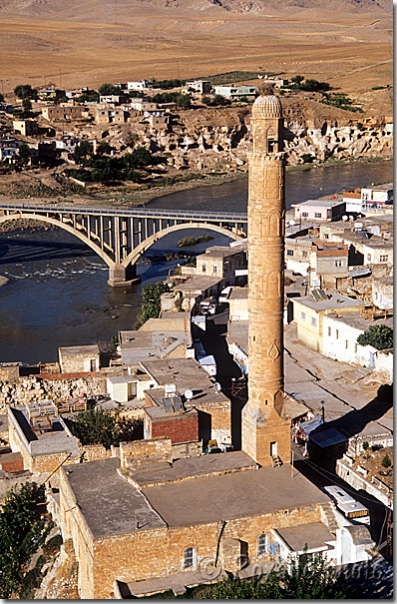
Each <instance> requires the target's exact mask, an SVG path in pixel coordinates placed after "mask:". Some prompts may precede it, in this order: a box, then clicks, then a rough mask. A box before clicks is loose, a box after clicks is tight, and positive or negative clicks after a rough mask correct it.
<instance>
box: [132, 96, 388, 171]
mask: <svg viewBox="0 0 397 604" xmlns="http://www.w3.org/2000/svg"><path fill="white" fill-rule="evenodd" d="M312 105H313V106H312V107H311V109H312V110H311V111H305V113H303V112H300V111H299V110H297V107H293V106H291V104H286V106H285V107H284V116H285V133H284V139H285V151H286V157H287V165H290V166H295V165H297V164H302V163H322V162H324V161H326V160H328V159H334V160H342V159H359V158H365V159H369V158H375V157H380V158H383V159H387V158H391V156H392V151H393V123H392V118H388V117H385V118H374V117H363V116H362V115H361V114H357V113H350V112H341V111H336V110H335V111H334V110H333V108H327V109H329V111H327V112H325V111H324V110H323V109H321V111H320V110H319V103H316V102H313V103H312ZM322 107H324V105H323V106H322ZM309 108H310V104H309ZM341 114H345V115H341ZM133 128H134V130H135V131H136V132H138V133H139V136H140V139H141V142H142V143H143V144H145V146H147V147H149V148H150V149H151V150H152V151H153V152H159V153H160V154H161V155H163V156H164V157H165V158H166V162H167V164H168V166H169V167H173V168H176V169H178V170H181V169H187V168H188V169H191V170H193V171H203V172H211V171H212V172H214V171H226V172H229V171H235V170H245V169H246V165H247V160H248V155H247V153H248V152H249V150H250V148H251V135H250V108H249V107H247V108H233V109H232V108H228V109H222V110H218V109H204V110H202V111H201V110H200V111H194V112H192V111H184V112H180V113H179V114H178V115H174V116H173V117H172V118H171V119H170V123H169V124H168V127H164V128H159V129H157V128H156V127H151V126H150V124H149V123H142V121H140V122H138V123H136V124H134V126H133Z"/></svg>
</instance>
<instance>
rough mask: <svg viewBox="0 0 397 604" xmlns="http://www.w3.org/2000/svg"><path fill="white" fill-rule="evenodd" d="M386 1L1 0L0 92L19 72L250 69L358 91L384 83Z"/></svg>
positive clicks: (131, 76) (75, 76)
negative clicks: (307, 79) (317, 80)
mask: <svg viewBox="0 0 397 604" xmlns="http://www.w3.org/2000/svg"><path fill="white" fill-rule="evenodd" d="M388 5H390V6H389V8H387V7H388ZM324 7H328V9H326V8H324ZM385 7H386V8H385ZM391 8H392V4H391V2H389V3H385V2H384V3H383V5H382V2H375V1H374V0H362V1H361V2H360V3H358V1H357V0H329V1H328V2H325V1H324V0H317V1H316V2H314V1H313V0H301V1H296V2H291V1H288V0H287V1H286V2H280V1H278V0H274V1H272V2H271V1H270V0H253V1H251V2H249V1H248V0H247V1H246V2H241V1H240V0H229V1H228V2H226V1H224V2H220V1H219V0H179V2H178V1H177V0H0V36H1V41H2V44H1V45H0V65H1V69H0V82H1V87H0V92H1V91H4V92H5V93H8V92H11V91H12V90H13V88H14V87H15V85H16V84H18V83H24V82H28V83H30V84H31V85H35V86H37V85H44V84H47V85H48V84H49V83H53V84H55V85H58V86H60V85H62V87H66V88H68V87H72V86H80V85H88V86H91V87H97V86H99V85H100V84H101V83H103V82H105V81H111V82H113V83H116V82H123V81H127V80H135V79H140V78H150V77H156V78H157V79H162V78H177V77H180V78H193V77H200V76H203V77H205V76H208V75H213V74H218V73H223V72H227V71H235V70H243V71H251V70H252V71H256V70H258V71H269V72H275V73H283V74H285V77H291V76H293V75H294V74H302V75H304V76H305V77H307V78H315V79H319V80H326V81H328V82H329V83H330V84H331V85H332V86H333V87H339V88H340V89H341V90H343V91H344V92H347V93H349V94H352V95H353V96H356V98H359V97H360V96H362V95H366V94H367V93H368V92H369V91H371V90H372V87H374V86H385V85H387V84H392V52H393V48H392V42H393V40H392V15H391Z"/></svg>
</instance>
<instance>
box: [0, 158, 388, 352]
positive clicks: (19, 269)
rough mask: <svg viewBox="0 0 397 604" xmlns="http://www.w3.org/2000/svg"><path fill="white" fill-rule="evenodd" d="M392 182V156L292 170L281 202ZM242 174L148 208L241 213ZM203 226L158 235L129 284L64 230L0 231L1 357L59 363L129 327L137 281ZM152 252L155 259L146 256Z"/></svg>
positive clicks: (164, 266) (156, 274)
mask: <svg viewBox="0 0 397 604" xmlns="http://www.w3.org/2000/svg"><path fill="white" fill-rule="evenodd" d="M392 180H393V166H392V162H390V161H388V162H386V161H382V162H376V163H370V164H351V165H340V166H334V167H332V168H331V167H330V168H316V169H312V170H308V171H305V172H299V171H297V172H290V173H287V176H286V205H287V208H288V207H290V206H291V203H297V202H300V201H305V200H306V199H315V198H317V197H320V196H322V195H326V194H331V193H334V192H335V191H341V190H342V189H343V188H344V187H348V186H349V187H350V186H365V185H367V184H370V183H372V182H375V183H380V182H390V181H392ZM246 205H247V180H246V178H244V179H240V180H237V181H234V182H231V183H224V184H222V185H217V186H211V187H206V186H204V187H199V188H197V189H191V190H187V191H180V192H178V193H174V194H172V195H167V196H165V197H162V198H158V199H156V200H154V201H152V202H150V204H149V206H150V207H158V208H170V209H175V208H186V209H197V210H201V209H207V210H226V209H227V211H236V212H244V211H246ZM187 234H189V235H193V236H195V235H196V234H197V235H198V234H203V230H186V231H179V232H178V233H174V234H171V235H169V236H168V237H166V238H163V239H161V240H160V241H158V242H157V243H156V244H155V245H154V246H152V247H151V248H150V250H148V251H147V253H146V257H145V259H144V260H143V262H142V264H140V266H139V267H138V274H139V275H140V276H141V278H142V282H141V283H140V284H137V285H135V286H133V287H132V288H131V289H129V290H123V289H121V290H114V289H112V288H110V287H109V286H108V285H107V279H108V269H107V267H106V265H105V264H104V263H103V262H102V261H101V259H100V258H99V257H98V256H96V255H95V253H94V252H92V251H91V250H90V249H88V248H86V247H85V246H84V244H82V243H81V242H80V241H79V240H77V239H76V238H75V237H73V236H72V235H70V234H69V233H66V232H65V231H61V230H57V229H56V230H52V231H42V230H40V231H35V232H30V231H14V232H12V233H5V234H0V274H2V275H5V276H7V277H8V278H9V279H10V282H9V283H8V284H7V285H6V286H3V287H1V288H0V362H6V361H21V362H24V363H28V364H34V363H38V362H51V361H56V360H57V357H58V353H57V350H58V347H59V346H73V345H79V344H92V343H98V344H100V345H106V343H107V342H108V341H109V340H110V338H111V336H113V335H115V334H117V332H118V331H120V330H123V329H132V328H133V326H134V323H135V320H136V316H137V314H138V311H139V307H140V293H141V290H142V287H144V286H145V285H147V284H148V283H151V282H155V281H157V280H159V279H165V278H166V276H167V273H168V270H169V269H170V267H171V266H172V265H175V264H176V262H177V261H173V262H171V263H165V262H156V261H155V258H154V257H155V256H159V255H161V254H162V253H164V252H165V251H181V250H180V248H178V247H177V243H178V241H179V239H181V238H182V237H184V236H186V235H187ZM210 234H211V235H213V239H212V240H211V241H209V242H207V243H203V244H199V245H197V246H194V247H193V248H191V249H189V248H184V251H186V252H187V253H193V254H197V253H201V252H202V251H204V249H205V248H206V247H208V246H210V245H222V244H223V245H224V244H226V243H227V242H228V238H227V237H225V236H223V235H219V234H217V233H213V232H210ZM150 258H152V261H150Z"/></svg>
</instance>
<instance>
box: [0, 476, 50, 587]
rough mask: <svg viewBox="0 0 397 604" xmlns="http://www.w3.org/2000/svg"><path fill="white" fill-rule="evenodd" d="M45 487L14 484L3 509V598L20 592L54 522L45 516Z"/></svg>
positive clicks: (0, 520) (0, 544)
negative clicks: (29, 565) (16, 485)
mask: <svg viewBox="0 0 397 604" xmlns="http://www.w3.org/2000/svg"><path fill="white" fill-rule="evenodd" d="M43 502H44V493H43V489H42V488H41V487H39V486H38V485H37V484H36V483H34V482H25V483H24V484H23V485H22V486H20V487H13V488H12V489H11V490H10V491H9V492H8V493H7V495H6V498H5V501H4V503H3V505H2V509H1V512H0V598H5V599H7V598H9V597H10V596H11V594H12V593H13V592H15V593H16V594H18V593H19V591H20V589H21V588H22V587H23V580H24V577H25V576H26V574H27V573H26V566H27V564H28V563H29V561H30V559H31V557H32V556H33V554H34V553H35V552H36V551H37V549H38V547H39V546H40V545H42V544H43V543H44V541H45V539H46V537H47V535H48V533H49V531H50V530H51V528H52V526H53V524H52V523H49V522H48V521H46V520H43V519H42V518H41V512H42V507H41V505H40V504H41V503H43Z"/></svg>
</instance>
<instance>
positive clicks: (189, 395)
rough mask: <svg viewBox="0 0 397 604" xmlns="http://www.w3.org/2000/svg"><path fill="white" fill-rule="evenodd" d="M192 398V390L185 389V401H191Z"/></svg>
mask: <svg viewBox="0 0 397 604" xmlns="http://www.w3.org/2000/svg"><path fill="white" fill-rule="evenodd" d="M192 398H193V392H192V391H191V390H186V391H185V399H186V400H187V401H191V400H192Z"/></svg>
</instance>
